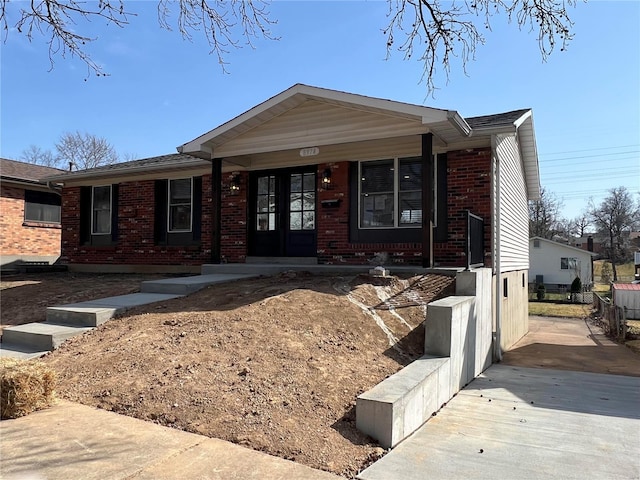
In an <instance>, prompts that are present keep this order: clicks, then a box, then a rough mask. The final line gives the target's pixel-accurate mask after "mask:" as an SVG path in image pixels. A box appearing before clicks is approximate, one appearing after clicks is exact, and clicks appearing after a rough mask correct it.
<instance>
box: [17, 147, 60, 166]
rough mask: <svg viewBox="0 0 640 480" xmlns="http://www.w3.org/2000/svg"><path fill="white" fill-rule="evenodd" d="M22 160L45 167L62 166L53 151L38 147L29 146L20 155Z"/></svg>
mask: <svg viewBox="0 0 640 480" xmlns="http://www.w3.org/2000/svg"><path fill="white" fill-rule="evenodd" d="M20 160H22V161H23V162H27V163H33V164H34V165H42V166H45V167H54V168H57V167H59V165H60V159H59V158H58V157H57V156H56V155H54V154H53V152H52V151H51V150H43V149H42V148H40V147H38V146H37V145H29V146H28V147H27V148H25V149H24V150H23V151H22V154H21V155H20Z"/></svg>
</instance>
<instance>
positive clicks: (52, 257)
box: [0, 158, 63, 269]
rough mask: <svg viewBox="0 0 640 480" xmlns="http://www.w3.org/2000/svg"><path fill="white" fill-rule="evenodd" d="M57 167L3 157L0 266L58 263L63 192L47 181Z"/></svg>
mask: <svg viewBox="0 0 640 480" xmlns="http://www.w3.org/2000/svg"><path fill="white" fill-rule="evenodd" d="M62 172H63V171H62V170H58V169H57V168H49V167H43V166H40V165H33V164H30V163H24V162H17V161H15V160H7V159H5V158H0V191H1V193H0V264H1V266H2V268H3V269H6V268H11V267H12V266H15V265H18V264H20V263H22V262H25V261H46V262H49V263H53V262H55V261H56V260H57V259H58V257H59V256H60V232H61V226H60V193H59V192H56V191H54V190H52V189H51V188H49V187H48V185H47V182H46V181H44V180H43V178H45V177H47V176H51V175H55V174H60V173H62Z"/></svg>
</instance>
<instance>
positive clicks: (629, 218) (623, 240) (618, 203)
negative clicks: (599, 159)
mask: <svg viewBox="0 0 640 480" xmlns="http://www.w3.org/2000/svg"><path fill="white" fill-rule="evenodd" d="M589 215H590V216H591V219H592V221H593V223H594V224H595V226H596V228H597V229H598V231H599V232H601V233H602V234H603V235H606V236H607V238H608V242H607V243H608V244H607V250H608V253H609V260H610V261H611V267H612V269H613V281H614V282H617V281H618V272H617V269H616V265H617V264H618V263H620V262H619V261H620V260H623V261H624V257H625V255H626V253H627V252H626V250H627V247H628V241H627V240H628V236H626V235H625V234H626V233H628V232H630V231H631V230H633V228H634V227H636V226H638V224H639V223H640V204H639V203H636V202H634V200H633V197H632V195H631V193H629V191H628V190H627V189H626V188H625V187H617V188H612V189H611V190H609V195H608V196H607V197H606V198H605V199H604V200H603V201H602V203H601V204H600V205H597V206H596V205H595V204H594V203H593V200H590V202H589Z"/></svg>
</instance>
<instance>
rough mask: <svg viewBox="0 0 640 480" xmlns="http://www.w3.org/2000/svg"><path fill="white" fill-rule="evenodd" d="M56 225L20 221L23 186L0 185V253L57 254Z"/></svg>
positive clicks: (22, 208) (22, 217)
mask: <svg viewBox="0 0 640 480" xmlns="http://www.w3.org/2000/svg"><path fill="white" fill-rule="evenodd" d="M60 231H61V228H60V225H58V224H48V223H35V222H25V221H24V188H19V187H14V186H8V185H0V254H1V255H3V256H5V255H6V256H14V255H15V256H58V255H60Z"/></svg>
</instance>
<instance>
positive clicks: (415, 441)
mask: <svg viewBox="0 0 640 480" xmlns="http://www.w3.org/2000/svg"><path fill="white" fill-rule="evenodd" d="M638 398H640V379H639V378H636V377H625V376H613V375H602V374H594V373H584V372H570V371H563V370H551V369H535V368H520V367H512V366H506V365H493V366H492V367H490V368H489V369H488V370H487V371H486V372H485V373H484V374H482V375H481V376H480V377H478V378H477V379H476V380H474V381H473V382H472V383H471V384H470V385H469V386H468V387H467V388H465V389H464V390H463V391H461V392H460V393H459V394H458V395H457V396H456V397H454V398H453V399H452V400H451V401H450V402H449V404H447V406H446V407H445V408H443V409H442V410H441V411H440V413H439V414H438V415H437V416H436V417H433V418H432V419H431V420H429V421H428V422H427V423H426V424H425V425H424V426H422V427H421V428H420V429H418V430H417V431H416V433H414V434H413V435H412V436H411V437H409V438H408V439H407V440H405V441H404V442H403V443H401V444H400V445H399V446H398V447H396V448H395V449H394V450H393V451H391V452H390V453H389V454H387V455H386V456H385V457H384V458H382V459H381V460H379V461H378V462H376V463H375V464H373V465H372V466H371V467H369V468H367V469H366V470H365V471H363V472H362V473H361V474H360V475H359V476H358V478H360V479H363V480H382V479H384V480H389V479H406V480H413V479H423V478H426V476H428V478H447V479H465V480H467V479H469V478H474V479H495V478H520V479H523V480H528V479H541V480H542V479H548V478H562V479H576V480H579V479H584V478H594V479H623V478H624V479H631V478H640V461H639V459H638V456H637V454H636V452H637V451H638V447H639V445H640V438H639V437H638V431H639V428H640V411H639V410H638V403H637V402H638Z"/></svg>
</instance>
